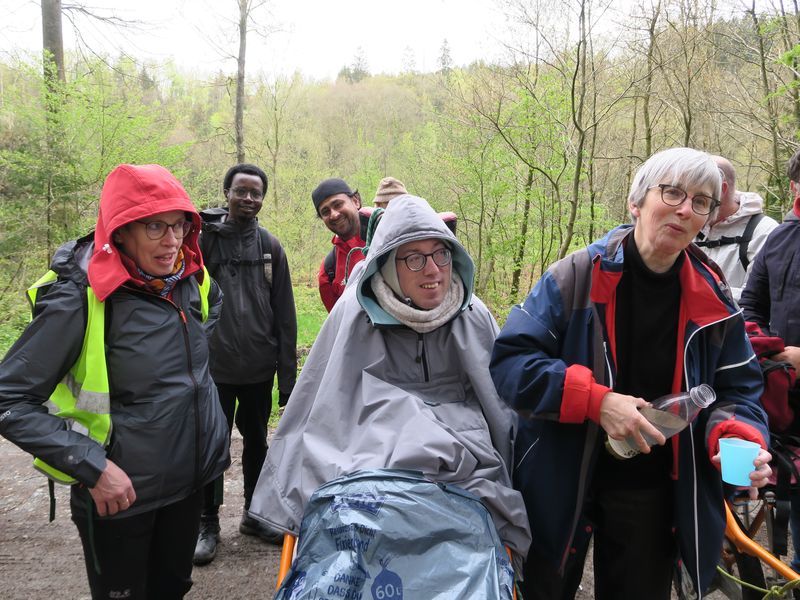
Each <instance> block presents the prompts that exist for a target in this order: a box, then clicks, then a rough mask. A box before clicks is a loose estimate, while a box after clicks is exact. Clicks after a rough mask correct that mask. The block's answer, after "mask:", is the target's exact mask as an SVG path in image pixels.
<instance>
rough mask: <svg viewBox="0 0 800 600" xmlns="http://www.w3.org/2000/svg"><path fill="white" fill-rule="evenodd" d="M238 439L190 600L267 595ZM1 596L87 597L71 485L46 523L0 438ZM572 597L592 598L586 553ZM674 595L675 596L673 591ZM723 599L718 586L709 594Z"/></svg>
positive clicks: (29, 473) (273, 571)
mask: <svg viewBox="0 0 800 600" xmlns="http://www.w3.org/2000/svg"><path fill="white" fill-rule="evenodd" d="M241 446H242V440H241V437H240V436H239V435H238V432H236V431H234V435H233V442H232V449H231V450H232V455H233V457H234V462H233V465H232V466H231V469H229V471H228V473H227V476H226V478H225V501H226V503H225V504H224V505H223V507H222V510H221V513H220V516H221V524H222V544H221V546H220V547H219V549H218V551H217V558H216V559H215V560H214V562H212V563H211V564H210V565H208V566H205V567H195V569H194V573H193V574H192V578H193V579H194V586H193V587H192V590H191V592H189V594H188V595H187V596H186V598H187V599H189V600H218V599H219V600H221V599H225V600H238V599H240V598H241V599H245V598H247V599H248V600H249V599H252V598H260V599H266V598H272V597H273V594H274V590H275V583H276V579H277V573H278V560H279V557H280V551H279V548H278V547H277V546H271V545H269V544H265V543H263V542H261V541H259V540H255V539H253V538H251V537H248V536H243V535H241V534H240V533H239V529H238V528H239V519H240V518H241V510H242V500H241V498H242V480H241V474H242V471H241V462H240V457H241ZM0 465H2V468H0V490H2V493H1V494H0V598H2V599H3V600H50V599H53V598H55V599H59V600H60V599H69V600H91V598H90V596H89V586H88V584H87V583H86V574H85V570H84V565H83V552H82V550H81V544H80V540H79V539H78V533H77V531H76V529H75V526H74V525H73V524H72V521H71V520H70V516H69V490H68V489H67V488H66V487H64V486H56V498H57V504H56V520H55V521H53V522H52V523H49V522H48V510H49V508H48V506H49V499H48V494H47V483H46V481H45V479H44V477H43V476H42V475H40V474H39V473H38V472H37V471H35V470H34V469H33V467H32V466H31V459H30V456H29V455H28V454H26V453H24V452H22V451H21V450H19V449H17V448H16V447H15V446H13V445H12V444H11V443H9V442H7V441H6V440H4V439H3V438H0ZM586 565H587V567H586V572H585V573H584V577H583V582H582V586H581V590H580V591H579V592H578V594H577V596H576V600H590V599H591V598H593V597H594V586H593V583H592V579H593V571H592V566H591V565H592V559H591V554H590V556H589V557H588V558H587V561H586ZM674 597H675V596H673V598H674ZM721 598H724V596H722V595H721V594H720V593H719V592H714V593H713V594H711V595H710V596H706V599H707V600H712V599H717V600H718V599H721Z"/></svg>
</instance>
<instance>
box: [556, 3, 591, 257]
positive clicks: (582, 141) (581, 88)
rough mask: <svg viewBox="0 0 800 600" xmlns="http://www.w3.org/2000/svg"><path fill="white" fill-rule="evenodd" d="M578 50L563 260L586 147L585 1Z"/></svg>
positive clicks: (579, 26) (574, 74)
mask: <svg viewBox="0 0 800 600" xmlns="http://www.w3.org/2000/svg"><path fill="white" fill-rule="evenodd" d="M578 31H579V32H580V33H579V37H578V48H577V50H576V52H575V72H574V73H573V77H572V94H571V96H572V124H573V125H574V127H575V131H576V133H577V136H578V143H577V147H576V150H575V169H574V171H573V175H572V196H571V198H570V207H569V218H568V220H567V226H566V230H565V231H564V238H563V240H562V241H561V246H560V247H559V249H558V258H564V257H565V256H566V255H567V253H568V252H569V247H570V244H571V243H572V236H573V233H574V232H575V218H576V217H577V213H578V200H579V196H580V191H581V173H582V172H583V158H584V156H583V155H584V148H585V147H586V129H585V128H584V123H583V108H584V103H585V101H586V42H587V37H588V36H587V32H586V1H585V0H582V1H581V11H580V15H579V17H578Z"/></svg>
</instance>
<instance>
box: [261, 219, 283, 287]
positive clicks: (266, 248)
mask: <svg viewBox="0 0 800 600" xmlns="http://www.w3.org/2000/svg"><path fill="white" fill-rule="evenodd" d="M258 233H259V235H260V236H261V260H260V261H257V262H258V263H259V264H262V265H264V279H266V280H267V285H268V286H269V287H270V288H271V287H272V265H273V262H274V260H275V257H276V256H277V254H278V251H277V246H278V239H277V238H276V237H275V236H274V235H272V234H271V233H270V232H269V231H267V230H266V228H265V227H260V226H259V228H258Z"/></svg>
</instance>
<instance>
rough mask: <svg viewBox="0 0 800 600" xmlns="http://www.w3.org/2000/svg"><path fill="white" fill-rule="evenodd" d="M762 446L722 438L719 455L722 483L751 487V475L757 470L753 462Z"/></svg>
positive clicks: (745, 441)
mask: <svg viewBox="0 0 800 600" xmlns="http://www.w3.org/2000/svg"><path fill="white" fill-rule="evenodd" d="M760 449H761V446H759V445H758V444H756V443H755V442H748V441H747V440H740V439H738V438H721V439H720V440H719V453H720V459H721V461H722V481H724V482H726V483H730V484H731V485H743V486H748V487H749V486H750V485H751V481H750V473H752V472H753V471H755V470H756V467H755V465H754V464H753V461H754V460H755V459H756V457H757V456H758V451H759V450H760Z"/></svg>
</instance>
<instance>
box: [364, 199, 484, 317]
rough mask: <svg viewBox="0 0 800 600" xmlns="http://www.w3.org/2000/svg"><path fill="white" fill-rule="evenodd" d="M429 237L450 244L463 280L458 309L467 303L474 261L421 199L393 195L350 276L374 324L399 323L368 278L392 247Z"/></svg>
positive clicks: (379, 266) (470, 294) (454, 266)
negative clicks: (378, 298) (383, 305)
mask: <svg viewBox="0 0 800 600" xmlns="http://www.w3.org/2000/svg"><path fill="white" fill-rule="evenodd" d="M430 238H437V239H442V240H445V241H446V242H447V243H448V244H449V245H450V248H451V250H452V253H453V270H454V271H455V272H456V273H458V275H459V277H461V281H462V282H464V288H465V290H464V302H463V303H462V305H461V310H464V309H465V308H466V307H467V306H468V305H469V303H470V301H471V299H472V290H473V279H474V277H475V264H474V263H473V262H472V258H471V257H470V255H469V254H467V251H466V250H465V249H464V246H462V245H461V242H459V241H458V240H457V239H456V236H455V235H453V232H452V231H450V230H449V229H448V228H447V226H446V225H445V224H444V221H442V219H441V217H440V216H439V215H437V214H436V213H435V212H434V211H433V209H432V208H431V207H430V206H429V205H428V203H427V202H426V201H425V200H423V199H422V198H418V197H417V196H412V195H410V194H403V195H402V196H398V197H397V198H394V199H393V200H392V202H391V204H389V208H387V209H386V212H385V213H384V214H383V218H382V219H381V221H380V227H378V228H377V229H376V230H375V235H374V237H373V239H372V243H371V244H370V245H369V248H368V249H367V252H366V256H367V258H366V259H365V260H364V266H363V267H362V268H361V269H359V271H358V272H355V271H354V272H353V273H352V274H351V275H350V277H351V281H352V282H353V285H354V286H355V287H356V289H357V292H356V295H357V296H358V302H359V303H360V304H361V306H363V307H364V310H365V311H366V312H367V314H368V315H369V317H370V320H371V321H372V322H373V323H374V324H375V325H400V322H399V321H398V320H397V319H395V318H394V317H393V316H391V315H390V314H389V313H387V312H386V311H385V310H383V308H381V307H380V305H379V304H378V303H377V302H376V301H375V298H374V296H373V295H372V292H371V290H370V281H369V280H370V277H372V276H373V275H374V274H375V273H376V272H377V271H378V270H379V269H380V268H381V266H383V263H384V261H385V260H386V256H387V255H388V254H389V253H390V252H391V251H392V250H394V249H395V248H399V247H400V246H402V245H403V244H406V243H408V242H411V241H414V240H425V239H430ZM356 266H358V265H356Z"/></svg>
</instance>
